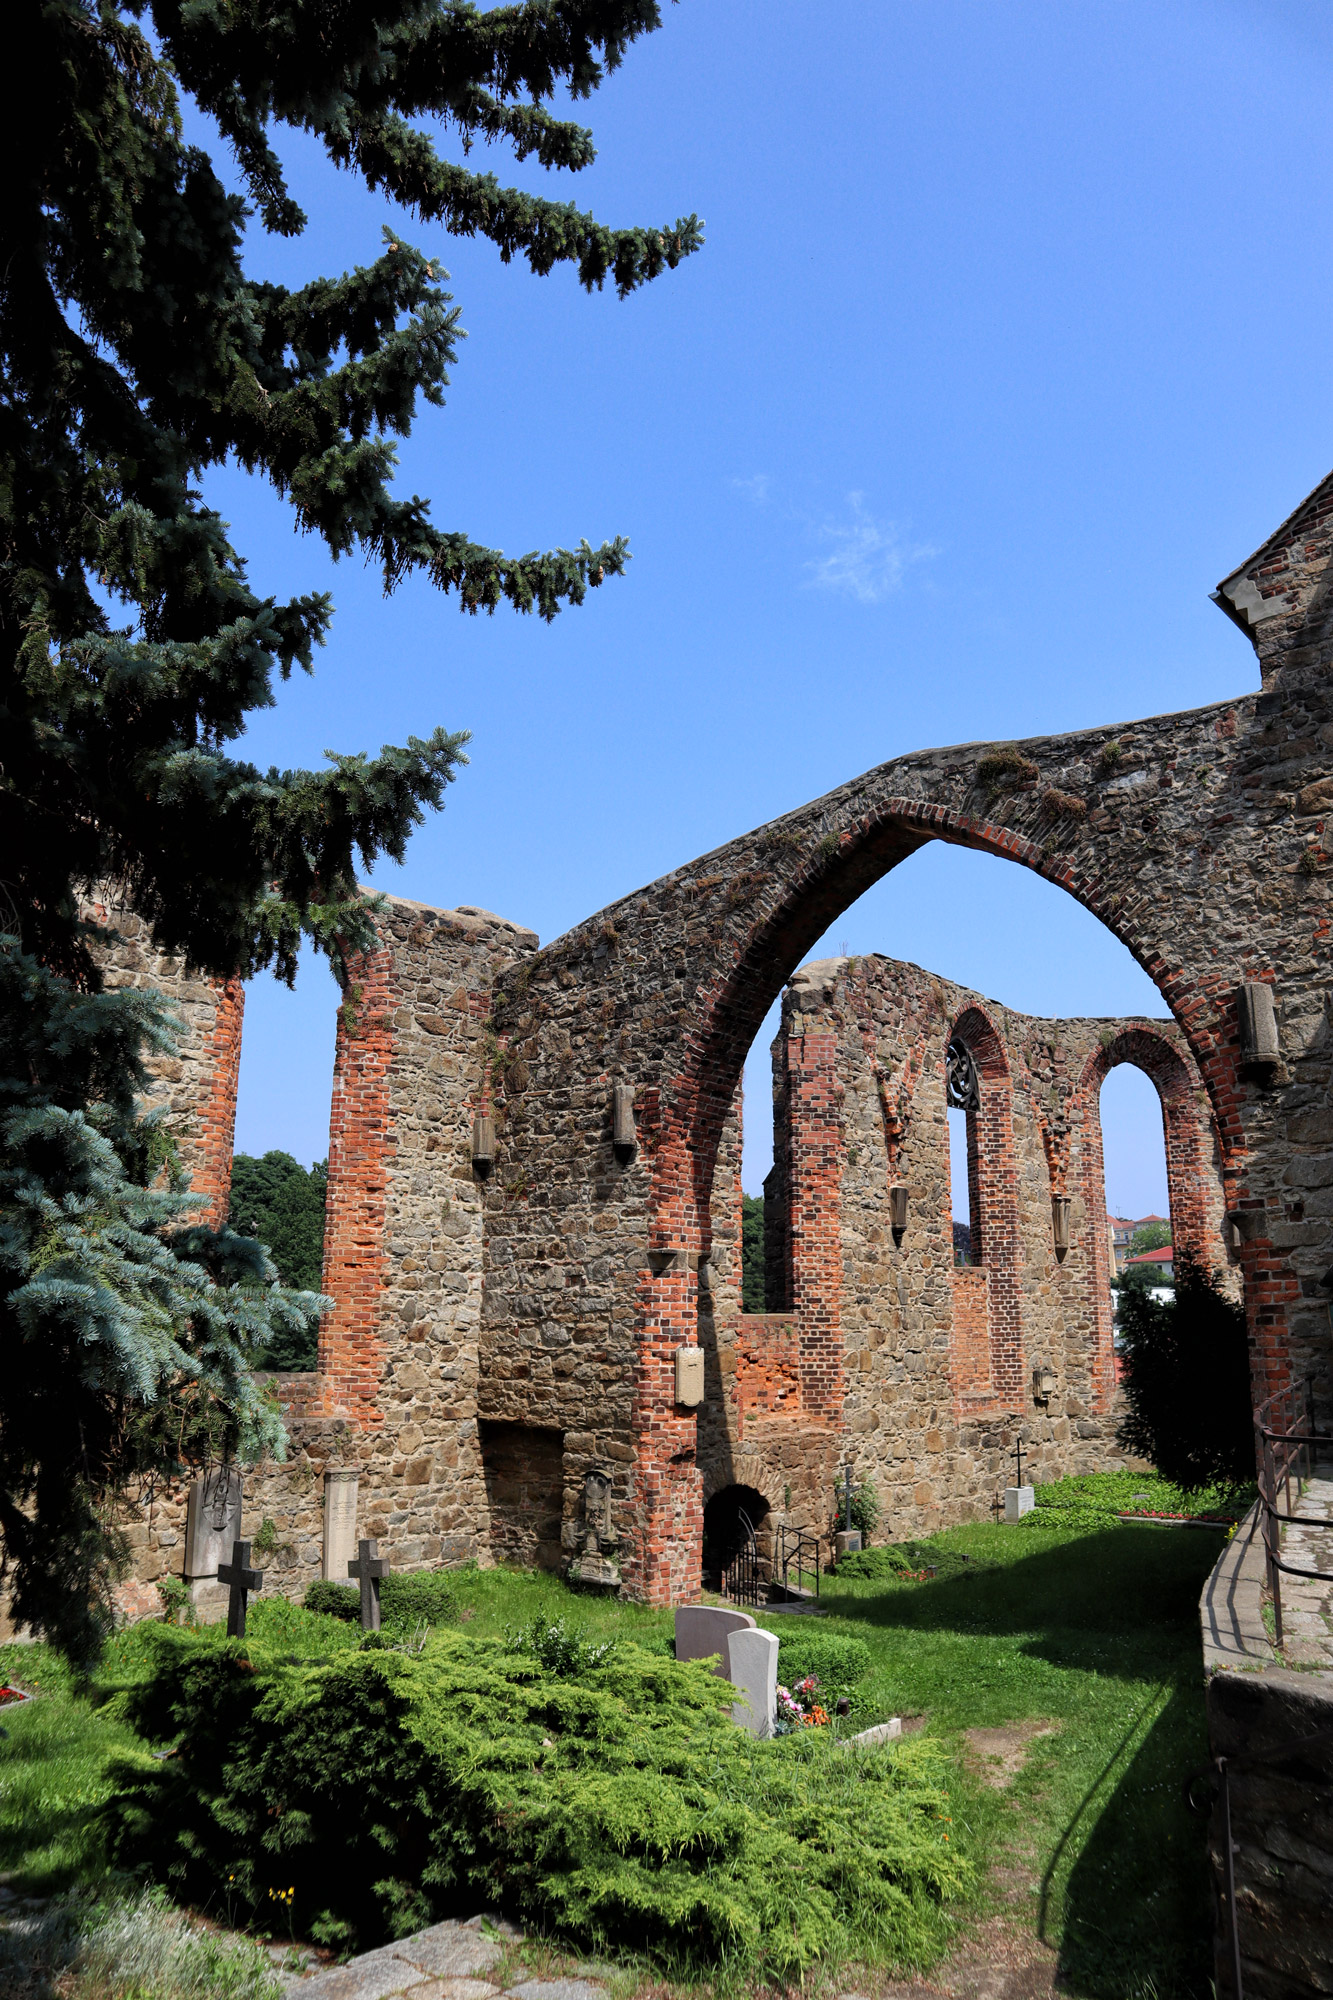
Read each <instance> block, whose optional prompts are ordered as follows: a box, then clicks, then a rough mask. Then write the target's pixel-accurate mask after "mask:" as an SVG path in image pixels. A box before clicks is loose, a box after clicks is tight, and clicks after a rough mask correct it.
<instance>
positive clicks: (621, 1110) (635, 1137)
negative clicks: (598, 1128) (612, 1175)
mask: <svg viewBox="0 0 1333 2000" xmlns="http://www.w3.org/2000/svg"><path fill="white" fill-rule="evenodd" d="M611 1147H612V1151H613V1152H614V1153H615V1156H616V1158H617V1159H618V1160H619V1161H620V1163H621V1165H622V1166H628V1164H629V1162H630V1161H631V1160H632V1159H633V1158H634V1156H635V1154H636V1153H637V1152H638V1150H639V1132H638V1127H637V1126H636V1124H635V1122H634V1086H633V1084H632V1083H617V1084H615V1085H613V1086H612V1090H611Z"/></svg>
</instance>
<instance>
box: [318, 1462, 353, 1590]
mask: <svg viewBox="0 0 1333 2000" xmlns="http://www.w3.org/2000/svg"><path fill="white" fill-rule="evenodd" d="M357 1485H358V1474H357V1473H356V1472H354V1471H353V1470H352V1469H351V1468H350V1467H348V1466H338V1467H335V1469H334V1470H333V1471H331V1472H326V1473H325V1474H324V1580H325V1582H326V1583H341V1584H345V1583H346V1582H347V1565H348V1563H349V1562H355V1561H356V1495H357Z"/></svg>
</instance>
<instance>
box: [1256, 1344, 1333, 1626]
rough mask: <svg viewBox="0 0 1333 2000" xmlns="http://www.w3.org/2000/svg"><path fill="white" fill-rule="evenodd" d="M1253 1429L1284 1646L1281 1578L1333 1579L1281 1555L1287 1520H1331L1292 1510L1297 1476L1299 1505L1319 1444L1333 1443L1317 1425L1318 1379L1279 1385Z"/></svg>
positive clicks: (1312, 1524)
mask: <svg viewBox="0 0 1333 2000" xmlns="http://www.w3.org/2000/svg"><path fill="white" fill-rule="evenodd" d="M1254 1431H1255V1438H1256V1441H1257V1444H1258V1458H1259V1504H1260V1506H1261V1507H1262V1508H1263V1514H1264V1555H1265V1559H1266V1561H1267V1565H1268V1588H1269V1592H1270V1593H1271V1595H1272V1599H1273V1627H1274V1637H1275V1639H1276V1641H1277V1644H1278V1646H1279V1648H1280V1647H1281V1645H1282V1579H1283V1577H1284V1576H1307V1577H1315V1578H1324V1579H1327V1580H1328V1581H1330V1582H1333V1571H1331V1570H1326V1569H1308V1568H1304V1567H1302V1565H1301V1564H1299V1563H1289V1562H1284V1561H1283V1559H1282V1526H1283V1523H1284V1522H1290V1523H1291V1524H1293V1525H1294V1526H1296V1527H1301V1528H1327V1527H1328V1526H1329V1525H1330V1524H1329V1522H1328V1521H1327V1520H1324V1519H1323V1518H1321V1517H1319V1516H1317V1515H1313V1514H1298V1513H1293V1511H1292V1494H1291V1488H1292V1481H1293V1480H1294V1481H1295V1483H1296V1501H1297V1505H1299V1504H1300V1497H1301V1493H1302V1490H1303V1489H1304V1486H1305V1483H1306V1481H1307V1480H1309V1479H1311V1478H1312V1477H1313V1476H1314V1468H1315V1460H1316V1456H1317V1454H1318V1452H1319V1450H1320V1447H1321V1446H1322V1447H1323V1448H1325V1449H1328V1448H1329V1447H1333V1431H1320V1430H1316V1429H1315V1421H1314V1384H1313V1382H1309V1381H1306V1382H1300V1383H1296V1384H1294V1385H1293V1386H1292V1387H1291V1388H1290V1389H1279V1390H1278V1392H1277V1394H1276V1395H1275V1396H1270V1397H1269V1398H1268V1401H1267V1402H1266V1403H1260V1405H1259V1407H1258V1409H1257V1410H1256V1411H1255V1413H1254Z"/></svg>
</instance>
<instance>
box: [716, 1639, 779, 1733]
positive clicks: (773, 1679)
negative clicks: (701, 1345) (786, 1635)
mask: <svg viewBox="0 0 1333 2000" xmlns="http://www.w3.org/2000/svg"><path fill="white" fill-rule="evenodd" d="M727 1652H728V1656H729V1659H730V1672H729V1673H728V1675H727V1679H728V1680H729V1681H730V1682H731V1684H732V1686H733V1687H734V1688H735V1690H736V1692H737V1694H738V1695H739V1696H740V1700H739V1701H737V1702H735V1703H734V1704H733V1706H732V1710H731V1719H732V1721H733V1722H738V1723H739V1724H740V1726H741V1728H742V1729H748V1730H749V1732H750V1734H751V1736H763V1737H767V1736H771V1735H772V1734H773V1724H774V1722H775V1721H776V1720H777V1710H778V1635H777V1633H776V1632H760V1631H758V1630H756V1631H753V1632H742V1631H737V1632H733V1633H732V1635H731V1637H730V1639H729V1640H728V1642H727Z"/></svg>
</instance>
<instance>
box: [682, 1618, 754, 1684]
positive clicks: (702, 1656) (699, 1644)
mask: <svg viewBox="0 0 1333 2000" xmlns="http://www.w3.org/2000/svg"><path fill="white" fill-rule="evenodd" d="M754 1629H755V1627H754V1620H753V1618H751V1616H750V1614H749V1612H748V1611H728V1610H725V1609H724V1608H723V1607H722V1606H721V1605H720V1604H678V1605H677V1606H676V1658H677V1659H678V1660H711V1659H712V1658H713V1656H714V1655H715V1654H717V1655H719V1656H720V1657H719V1659H718V1665H717V1666H716V1668H715V1669H714V1672H716V1673H718V1674H720V1675H721V1677H722V1679H723V1680H728V1679H730V1675H729V1673H728V1671H727V1657H728V1656H727V1642H728V1640H729V1639H730V1638H731V1635H732V1633H733V1632H753V1631H754Z"/></svg>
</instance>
